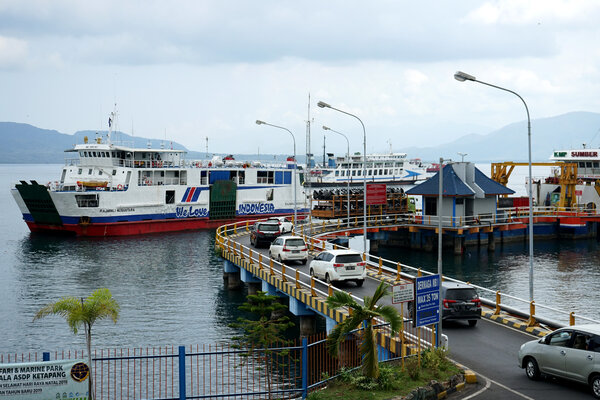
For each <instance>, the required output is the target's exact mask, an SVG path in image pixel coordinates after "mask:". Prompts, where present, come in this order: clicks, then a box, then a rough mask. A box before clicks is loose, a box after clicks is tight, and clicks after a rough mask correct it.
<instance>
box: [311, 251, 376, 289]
mask: <svg viewBox="0 0 600 400" xmlns="http://www.w3.org/2000/svg"><path fill="white" fill-rule="evenodd" d="M309 271H310V275H311V276H315V277H317V278H320V279H324V280H325V281H326V282H327V283H331V282H336V281H354V282H355V283H356V286H358V287H361V286H362V285H363V283H364V281H365V277H366V276H367V268H366V263H365V262H364V261H363V259H362V256H361V254H360V253H359V252H357V251H353V250H326V251H323V252H321V253H319V254H318V255H317V256H316V257H315V258H314V259H313V260H312V261H311V262H310V270H309Z"/></svg>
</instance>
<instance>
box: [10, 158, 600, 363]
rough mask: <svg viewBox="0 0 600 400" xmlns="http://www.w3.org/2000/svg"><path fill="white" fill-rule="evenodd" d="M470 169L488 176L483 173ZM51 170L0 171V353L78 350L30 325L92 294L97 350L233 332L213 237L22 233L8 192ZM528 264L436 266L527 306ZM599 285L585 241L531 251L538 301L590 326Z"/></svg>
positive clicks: (475, 255) (70, 338) (62, 334)
mask: <svg viewBox="0 0 600 400" xmlns="http://www.w3.org/2000/svg"><path fill="white" fill-rule="evenodd" d="M479 167H480V169H481V170H482V171H483V172H484V173H486V174H489V171H490V169H489V165H487V166H485V165H484V166H479ZM60 168H61V166H60V165H0V189H2V190H0V206H1V207H2V210H3V212H2V213H0V251H1V257H0V353H7V352H18V353H22V352H29V351H46V350H48V351H52V350H60V349H75V348H77V349H82V348H84V338H83V335H82V334H79V335H73V334H72V333H71V332H70V331H69V329H68V327H67V324H66V323H65V322H64V320H63V319H61V318H59V317H47V318H45V319H42V320H39V321H35V322H33V321H32V319H33V316H34V315H35V313H36V312H37V310H39V309H40V308H41V307H42V306H44V305H45V304H47V303H49V302H51V301H55V300H57V299H59V298H60V297H62V296H84V297H85V296H88V295H89V294H90V293H91V292H93V291H94V290H95V289H97V288H100V287H107V288H109V289H110V290H111V292H112V293H113V296H114V297H115V298H116V299H117V301H118V302H119V304H120V305H121V316H120V319H119V321H118V323H117V324H116V325H115V324H113V323H112V322H110V321H100V322H98V323H97V325H95V329H94V345H95V346H96V347H97V348H107V347H140V346H160V345H162V346H164V345H175V346H177V345H188V344H203V343H207V344H208V343H214V342H217V341H221V340H227V339H228V338H229V337H231V336H232V335H233V334H234V333H235V332H234V331H233V330H232V329H231V328H229V327H228V324H229V323H231V322H233V321H234V320H235V319H236V318H237V317H238V316H239V312H238V310H237V307H238V305H240V304H241V303H242V302H243V301H244V300H245V295H246V293H245V291H241V292H232V291H228V290H226V289H224V287H223V280H222V262H221V261H220V260H219V259H218V258H217V257H215V256H214V254H213V247H214V231H198V232H188V233H175V234H160V235H147V236H137V237H127V238H68V237H67V238H66V237H57V238H54V237H51V236H46V235H33V234H31V233H30V232H29V230H28V229H27V226H26V225H25V223H24V222H23V221H22V218H21V215H20V213H19V211H18V208H17V206H16V205H15V203H14V200H13V198H12V195H11V194H10V189H11V187H12V186H13V185H14V183H16V182H18V180H19V179H27V180H30V179H36V180H37V181H38V182H40V183H45V182H48V181H54V180H56V179H57V178H58V177H59V173H60ZM516 172H517V173H516V174H515V176H514V177H513V179H512V180H511V185H509V186H511V187H512V188H513V189H514V190H516V191H517V193H518V194H519V195H525V190H524V184H525V179H524V177H525V176H526V173H527V171H526V169H523V171H521V172H519V171H516ZM537 174H539V175H540V176H543V174H544V171H542V172H536V171H535V170H534V175H537ZM513 183H514V184H513ZM382 255H383V256H385V257H386V258H395V259H397V260H399V261H402V262H403V263H405V264H409V265H414V266H419V267H422V268H424V269H428V270H431V271H436V270H437V254H431V253H419V252H410V251H407V250H396V249H388V250H386V251H383V252H382ZM528 260H529V259H528V256H527V247H526V243H524V242H523V243H514V244H510V245H505V246H504V247H501V246H497V248H496V251H495V252H493V253H488V252H487V250H485V249H482V250H481V251H478V250H476V249H471V250H469V251H468V252H467V253H466V254H465V255H464V256H461V257H455V256H453V255H452V254H451V253H449V254H444V260H443V264H444V273H445V274H447V275H450V276H453V277H456V278H459V279H462V280H465V281H471V282H473V283H476V284H479V285H482V286H486V287H492V288H495V289H499V290H502V291H506V292H507V293H510V294H513V295H516V296H519V297H523V298H528V296H529V292H528V290H529V289H528V288H529V286H528V271H529V261H528ZM599 285H600V250H599V248H598V244H597V242H596V241H595V240H591V241H568V240H566V241H557V240H550V241H543V242H542V241H539V242H536V244H535V292H536V300H537V301H538V302H540V303H545V304H552V305H554V306H556V307H558V308H566V309H572V310H575V311H576V312H582V313H584V314H586V315H589V316H590V317H595V318H600V309H598V307H597V305H598V304H600V291H598V290H597V287H598V286H599Z"/></svg>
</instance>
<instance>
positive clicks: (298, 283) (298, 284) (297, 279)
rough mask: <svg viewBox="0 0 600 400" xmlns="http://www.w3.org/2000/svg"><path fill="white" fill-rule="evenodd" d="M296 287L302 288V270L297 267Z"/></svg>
mask: <svg viewBox="0 0 600 400" xmlns="http://www.w3.org/2000/svg"><path fill="white" fill-rule="evenodd" d="M296 289H300V271H298V270H297V269H296Z"/></svg>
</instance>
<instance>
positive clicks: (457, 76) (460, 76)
mask: <svg viewBox="0 0 600 400" xmlns="http://www.w3.org/2000/svg"><path fill="white" fill-rule="evenodd" d="M454 79H456V80H457V81H460V82H464V81H472V82H478V83H481V84H482V85H486V86H490V87H493V88H496V89H500V90H503V91H505V92H509V93H512V94H514V95H515V96H517V97H518V98H519V99H521V101H522V102H523V105H524V106H525V111H526V112H527V141H528V143H527V144H528V151H529V154H528V155H529V184H528V187H529V301H533V191H532V188H531V119H530V117H529V108H528V107H527V103H525V100H523V98H522V97H521V96H520V95H519V94H518V93H517V92H514V91H512V90H509V89H506V88H503V87H500V86H496V85H492V84H491V83H487V82H482V81H478V80H477V79H476V78H475V77H474V76H473V75H469V74H466V73H464V72H461V71H457V72H456V73H455V74H454Z"/></svg>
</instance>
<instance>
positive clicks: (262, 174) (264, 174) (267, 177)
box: [256, 171, 274, 183]
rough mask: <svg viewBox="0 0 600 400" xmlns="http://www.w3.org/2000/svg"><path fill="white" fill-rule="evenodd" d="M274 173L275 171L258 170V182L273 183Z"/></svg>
mask: <svg viewBox="0 0 600 400" xmlns="http://www.w3.org/2000/svg"><path fill="white" fill-rule="evenodd" d="M273 182H274V174H273V171H257V172H256V183H273Z"/></svg>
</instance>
